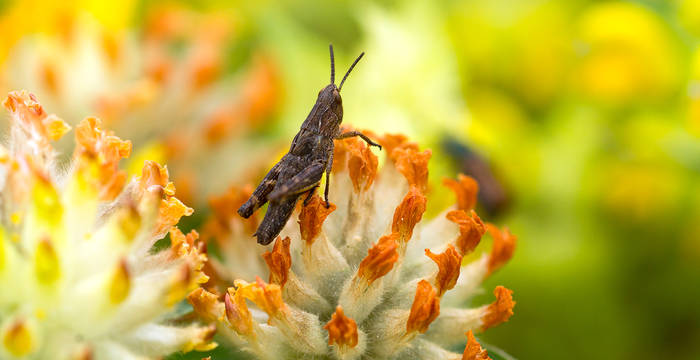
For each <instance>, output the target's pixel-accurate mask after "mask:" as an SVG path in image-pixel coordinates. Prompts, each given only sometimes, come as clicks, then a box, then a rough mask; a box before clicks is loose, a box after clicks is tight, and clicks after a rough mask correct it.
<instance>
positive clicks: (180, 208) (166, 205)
mask: <svg viewBox="0 0 700 360" xmlns="http://www.w3.org/2000/svg"><path fill="white" fill-rule="evenodd" d="M193 212H194V210H193V209H192V208H191V207H187V206H186V205H185V204H183V203H182V202H181V201H180V200H178V199H177V198H175V197H169V198H167V199H163V200H162V201H161V204H160V208H159V210H158V223H157V225H156V232H155V233H156V234H159V233H160V232H162V231H165V230H168V229H170V228H171V227H173V226H174V225H175V224H177V223H178V222H180V218H182V217H183V216H190V215H192V213H193Z"/></svg>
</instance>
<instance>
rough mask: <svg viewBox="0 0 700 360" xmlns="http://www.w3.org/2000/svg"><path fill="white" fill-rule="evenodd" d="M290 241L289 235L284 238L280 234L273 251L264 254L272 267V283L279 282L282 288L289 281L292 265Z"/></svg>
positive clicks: (264, 257)
mask: <svg viewBox="0 0 700 360" xmlns="http://www.w3.org/2000/svg"><path fill="white" fill-rule="evenodd" d="M290 242H291V241H290V240H289V236H287V237H285V238H284V239H282V238H281V237H279V236H278V237H277V240H276V241H275V246H274V247H273V249H272V252H270V251H266V252H265V253H263V254H262V257H263V259H265V263H267V267H268V268H269V269H270V284H277V285H279V286H280V287H281V288H283V287H284V284H285V283H286V282H287V276H288V275H289V269H290V268H291V267H292V256H291V254H290V253H289V244H290Z"/></svg>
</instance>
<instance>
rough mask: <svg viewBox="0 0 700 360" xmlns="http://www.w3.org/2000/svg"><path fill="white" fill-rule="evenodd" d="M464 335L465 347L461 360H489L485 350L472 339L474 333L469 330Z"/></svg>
mask: <svg viewBox="0 0 700 360" xmlns="http://www.w3.org/2000/svg"><path fill="white" fill-rule="evenodd" d="M466 335H467V346H465V347H464V354H462V360H491V358H490V357H489V353H488V352H487V351H486V349H484V348H482V347H481V344H479V343H478V342H477V341H476V339H475V338H474V333H473V332H472V331H471V330H469V331H467V334H466Z"/></svg>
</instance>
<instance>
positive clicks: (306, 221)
mask: <svg viewBox="0 0 700 360" xmlns="http://www.w3.org/2000/svg"><path fill="white" fill-rule="evenodd" d="M330 205H331V206H330V207H329V208H326V202H325V201H323V200H322V199H321V197H320V196H318V195H314V196H313V197H312V198H311V200H310V201H309V203H308V204H307V205H305V206H304V207H303V208H301V213H300V214H299V229H300V231H301V238H302V239H303V240H304V241H306V242H307V244H308V245H311V244H313V242H314V240H315V239H316V236H318V234H319V233H320V232H321V227H322V226H323V222H324V221H325V220H326V218H327V217H328V215H330V214H331V213H332V212H333V211H335V209H336V206H335V204H330Z"/></svg>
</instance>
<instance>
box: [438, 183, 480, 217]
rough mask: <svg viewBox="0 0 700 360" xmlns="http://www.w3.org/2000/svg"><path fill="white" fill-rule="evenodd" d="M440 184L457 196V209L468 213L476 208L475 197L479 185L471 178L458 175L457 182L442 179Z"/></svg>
mask: <svg viewBox="0 0 700 360" xmlns="http://www.w3.org/2000/svg"><path fill="white" fill-rule="evenodd" d="M442 183H443V184H444V185H445V186H447V187H449V188H450V189H452V191H454V192H455V195H457V208H458V209H459V210H464V211H469V210H472V209H474V206H476V195H477V193H478V192H479V184H477V182H476V180H474V179H473V178H471V177H469V176H466V175H464V174H459V175H458V176H457V180H454V179H443V180H442Z"/></svg>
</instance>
